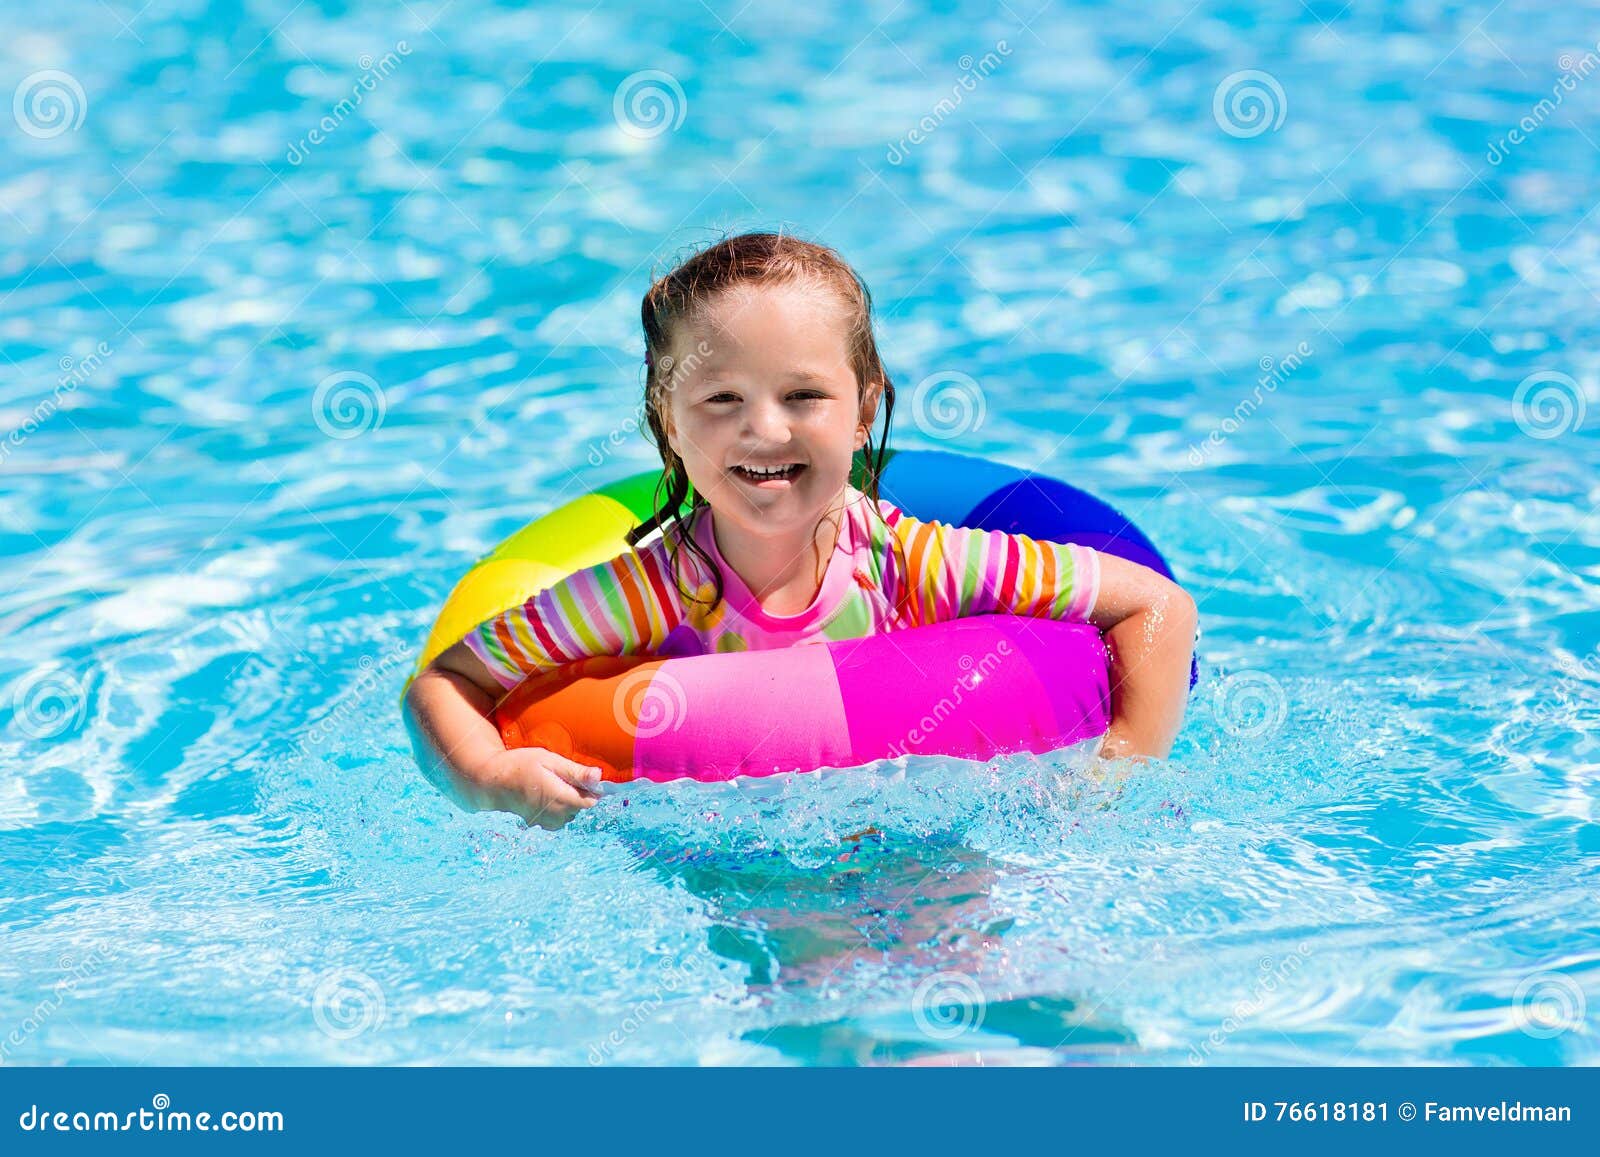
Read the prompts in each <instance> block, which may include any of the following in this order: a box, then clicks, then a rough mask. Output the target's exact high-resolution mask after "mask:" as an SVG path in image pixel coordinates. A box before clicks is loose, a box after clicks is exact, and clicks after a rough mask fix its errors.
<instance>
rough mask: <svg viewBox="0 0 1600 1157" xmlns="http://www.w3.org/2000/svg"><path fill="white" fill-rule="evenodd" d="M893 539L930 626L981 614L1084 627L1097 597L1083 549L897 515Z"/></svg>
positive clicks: (1095, 565) (1096, 579)
mask: <svg viewBox="0 0 1600 1157" xmlns="http://www.w3.org/2000/svg"><path fill="white" fill-rule="evenodd" d="M894 532H895V534H896V535H897V536H898V537H899V538H900V540H901V541H902V543H904V544H905V547H906V550H905V555H906V559H907V564H908V566H909V567H910V570H911V573H910V574H909V575H908V576H907V585H908V587H910V589H911V590H912V591H914V592H916V596H917V601H918V603H919V604H920V605H921V606H923V607H925V608H927V609H928V610H929V611H931V616H930V617H929V618H928V619H927V621H930V622H939V621H943V620H945V619H950V618H964V617H966V616H969V615H985V614H1014V615H1031V616H1035V617H1038V618H1052V619H1062V620H1069V621H1074V622H1085V621H1087V620H1088V618H1089V615H1090V614H1091V613H1093V611H1094V606H1095V602H1096V601H1097V599H1098V597H1099V593H1100V557H1099V554H1098V553H1097V552H1096V551H1094V550H1092V549H1090V548H1089V547H1086V546H1079V545H1078V544H1076V543H1058V542H1050V541H1046V540H1044V539H1034V538H1030V537H1029V536H1027V535H1025V534H1007V533H1005V532H1003V531H999V530H977V529H974V528H971V527H965V526H948V525H946V524H944V523H938V522H927V523H924V522H918V521H917V520H916V519H914V518H911V517H909V516H905V515H902V516H901V517H900V518H899V519H898V520H897V521H896V522H895V524H894Z"/></svg>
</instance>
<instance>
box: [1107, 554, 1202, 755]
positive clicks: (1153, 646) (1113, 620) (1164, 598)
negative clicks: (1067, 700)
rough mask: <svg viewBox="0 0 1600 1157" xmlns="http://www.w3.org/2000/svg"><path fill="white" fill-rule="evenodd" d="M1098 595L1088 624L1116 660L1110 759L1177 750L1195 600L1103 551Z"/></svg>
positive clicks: (1113, 662) (1144, 569) (1145, 569)
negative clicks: (1175, 743) (1174, 747)
mask: <svg viewBox="0 0 1600 1157" xmlns="http://www.w3.org/2000/svg"><path fill="white" fill-rule="evenodd" d="M1096 553H1097V554H1099V556H1100V594H1099V597H1098V598H1097V599H1096V600H1095V603H1094V608H1093V610H1092V611H1091V612H1090V614H1089V621H1090V622H1092V623H1093V624H1094V625H1095V626H1097V627H1099V628H1100V630H1101V631H1103V632H1104V633H1105V640H1106V650H1107V652H1108V653H1109V655H1110V658H1111V726H1110V729H1109V730H1107V732H1106V737H1105V740H1104V742H1102V743H1101V745H1100V755H1101V756H1102V757H1103V758H1106V759H1115V758H1120V757H1126V756H1152V757H1154V758H1156V759H1165V758H1166V757H1167V754H1168V752H1170V751H1171V750H1172V741H1173V740H1174V739H1176V738H1177V735H1178V728H1179V726H1180V725H1181V724H1182V723H1183V709H1184V706H1185V704H1186V703H1187V702H1188V699H1189V665H1190V662H1191V660H1192V659H1193V656H1194V632H1195V625H1196V623H1197V622H1198V621H1199V612H1198V611H1197V609H1196V608H1195V604H1194V599H1193V598H1191V597H1190V595H1189V593H1188V592H1187V591H1185V590H1184V589H1183V588H1182V587H1180V586H1179V585H1178V584H1177V583H1175V582H1173V581H1172V580H1171V579H1168V578H1164V577H1162V576H1161V575H1159V574H1157V573H1156V572H1155V571H1153V570H1151V569H1150V568H1149V567H1147V566H1141V565H1140V564H1138V563H1136V562H1129V561H1128V560H1127V559H1124V558H1118V557H1117V556H1116V555H1113V554H1107V553H1105V552H1104V551H1098V552H1096Z"/></svg>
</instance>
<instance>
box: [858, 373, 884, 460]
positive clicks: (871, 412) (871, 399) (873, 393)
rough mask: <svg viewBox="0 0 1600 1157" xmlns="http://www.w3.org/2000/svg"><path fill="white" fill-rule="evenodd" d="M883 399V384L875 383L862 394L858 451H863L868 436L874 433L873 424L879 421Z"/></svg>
mask: <svg viewBox="0 0 1600 1157" xmlns="http://www.w3.org/2000/svg"><path fill="white" fill-rule="evenodd" d="M882 397H883V383H882V382H873V383H871V384H870V385H868V386H867V388H866V389H865V390H863V391H862V393H861V420H860V421H859V422H857V423H856V439H855V442H856V449H857V450H860V449H863V448H864V447H865V446H866V444H867V435H869V434H870V433H871V432H872V423H873V422H875V421H877V420H878V400H879V399H880V398H882Z"/></svg>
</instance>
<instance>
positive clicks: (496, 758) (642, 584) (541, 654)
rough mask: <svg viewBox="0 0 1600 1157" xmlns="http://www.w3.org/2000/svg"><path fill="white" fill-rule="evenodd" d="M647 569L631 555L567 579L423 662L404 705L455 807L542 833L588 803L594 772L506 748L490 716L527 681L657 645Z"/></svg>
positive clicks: (417, 741) (659, 620) (656, 601)
mask: <svg viewBox="0 0 1600 1157" xmlns="http://www.w3.org/2000/svg"><path fill="white" fill-rule="evenodd" d="M652 566H655V567H657V569H659V562H658V560H654V559H651V560H645V559H643V558H642V556H640V555H639V554H636V553H629V554H624V555H621V556H619V557H617V558H615V559H612V560H610V561H609V562H604V563H600V564H598V565H596V566H593V567H589V568H588V569H586V570H581V571H578V572H576V573H574V574H571V575H568V576H567V577H566V578H564V579H562V580H561V581H560V582H558V583H556V584H554V585H553V586H551V587H548V588H546V589H545V590H543V591H540V592H539V593H538V594H536V595H534V596H533V597H532V598H531V599H529V600H528V601H527V602H526V603H523V604H522V605H520V606H515V607H512V608H510V609H509V610H507V611H505V612H503V613H502V614H499V615H497V616H495V617H494V618H492V619H490V620H488V621H487V622H485V623H482V624H480V625H479V626H478V627H476V628H475V629H474V630H473V631H471V632H470V633H469V634H468V635H467V637H466V638H465V639H463V640H462V641H461V642H459V643H457V644H456V645H455V646H453V647H451V648H450V649H449V650H447V651H445V652H444V653H443V654H441V655H440V656H439V657H438V658H437V659H435V660H434V661H433V662H432V663H430V664H429V665H428V668H427V669H426V670H425V671H423V672H422V673H421V674H420V675H418V676H417V678H416V680H415V681H414V682H413V683H412V684H411V687H410V688H409V689H408V690H407V692H406V700H405V716H406V723H407V727H408V729H409V730H410V732H411V736H412V746H413V748H414V749H415V751H416V755H417V762H418V764H419V765H420V766H421V768H422V770H423V774H425V775H426V776H427V777H428V778H429V779H430V780H431V781H432V782H433V783H434V784H435V785H436V786H437V787H438V788H439V790H441V791H442V792H444V793H445V794H446V795H447V796H449V797H450V798H452V799H454V800H455V801H456V802H457V803H458V804H459V805H460V806H462V807H463V808H467V809H469V810H487V809H493V810H498V811H509V812H514V813H516V814H517V815H520V816H522V817H523V818H524V819H526V820H528V821H529V822H530V823H536V824H539V825H540V826H541V827H547V828H558V827H560V826H562V825H563V824H565V823H566V822H567V821H568V820H570V819H571V818H572V817H573V816H574V815H576V814H577V812H578V811H580V810H582V809H583V808H587V807H591V806H593V804H594V802H595V800H596V798H597V796H596V794H595V791H594V789H595V788H596V786H597V785H598V782H599V779H600V769H599V768H596V767H589V766H586V765H584V764H580V763H577V762H575V761H573V760H570V759H566V758H564V757H562V756H560V755H557V754H556V753H554V752H550V751H544V750H542V749H540V748H519V749H514V750H510V751H508V750H506V747H505V744H504V743H503V742H502V740H501V738H500V732H499V730H498V729H497V728H496V727H495V725H494V723H493V722H492V721H491V719H490V713H491V712H492V711H493V710H494V706H495V704H496V703H497V702H498V701H499V700H500V698H501V696H502V695H503V694H504V693H505V692H506V691H509V690H510V689H511V688H512V687H515V686H516V685H517V684H518V683H520V682H521V681H522V680H523V679H524V678H526V677H527V676H528V675H532V674H536V673H539V672H542V671H548V670H551V669H552V668H555V667H559V666H562V665H564V664H566V663H571V662H575V661H577V660H578V659H583V658H587V657H589V656H591V655H627V654H633V653H636V652H638V651H643V650H648V649H651V648H652V647H654V646H656V645H658V644H659V642H660V639H658V638H657V635H658V634H661V633H662V630H663V626H664V624H666V623H667V622H668V621H669V617H668V615H666V614H665V613H664V612H663V609H662V606H661V600H660V598H659V597H658V596H656V595H654V594H653V592H654V591H657V590H659V589H660V588H659V586H657V585H656V584H655V583H654V582H653V580H654V578H655V577H656V575H655V573H654V571H652V570H651V569H650V568H651V567H652Z"/></svg>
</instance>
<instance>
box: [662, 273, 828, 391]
mask: <svg viewBox="0 0 1600 1157" xmlns="http://www.w3.org/2000/svg"><path fill="white" fill-rule="evenodd" d="M686 328H687V329H688V331H689V332H688V333H687V334H686V335H684V336H685V337H688V338H689V340H688V341H683V340H679V341H677V342H675V343H674V344H675V345H680V346H689V347H692V348H696V349H698V350H699V352H700V357H699V358H698V359H697V360H698V361H699V363H700V365H701V366H702V367H703V368H705V369H706V370H708V371H712V370H715V369H717V368H719V367H728V366H734V365H749V364H751V363H752V362H765V361H772V360H777V361H781V362H785V363H792V362H794V361H796V360H797V359H800V360H804V361H806V362H814V363H818V365H819V367H825V366H831V365H840V364H846V363H848V361H849V354H848V342H847V336H848V334H847V330H848V326H847V324H846V318H845V315H844V310H843V309H842V307H841V303H840V302H839V301H838V298H837V296H836V295H834V294H832V293H829V292H828V291H827V290H826V289H823V288H818V287H816V286H807V285H792V284H786V285H772V286H765V285H750V286H735V287H733V288H731V289H726V290H723V291H722V292H720V293H718V294H717V295H716V296H715V297H713V298H711V299H709V300H708V301H707V302H705V303H704V305H703V306H702V307H701V308H700V309H699V310H697V311H696V314H695V316H694V317H693V318H692V319H691V320H690V324H689V325H688V326H687V327H686Z"/></svg>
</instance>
